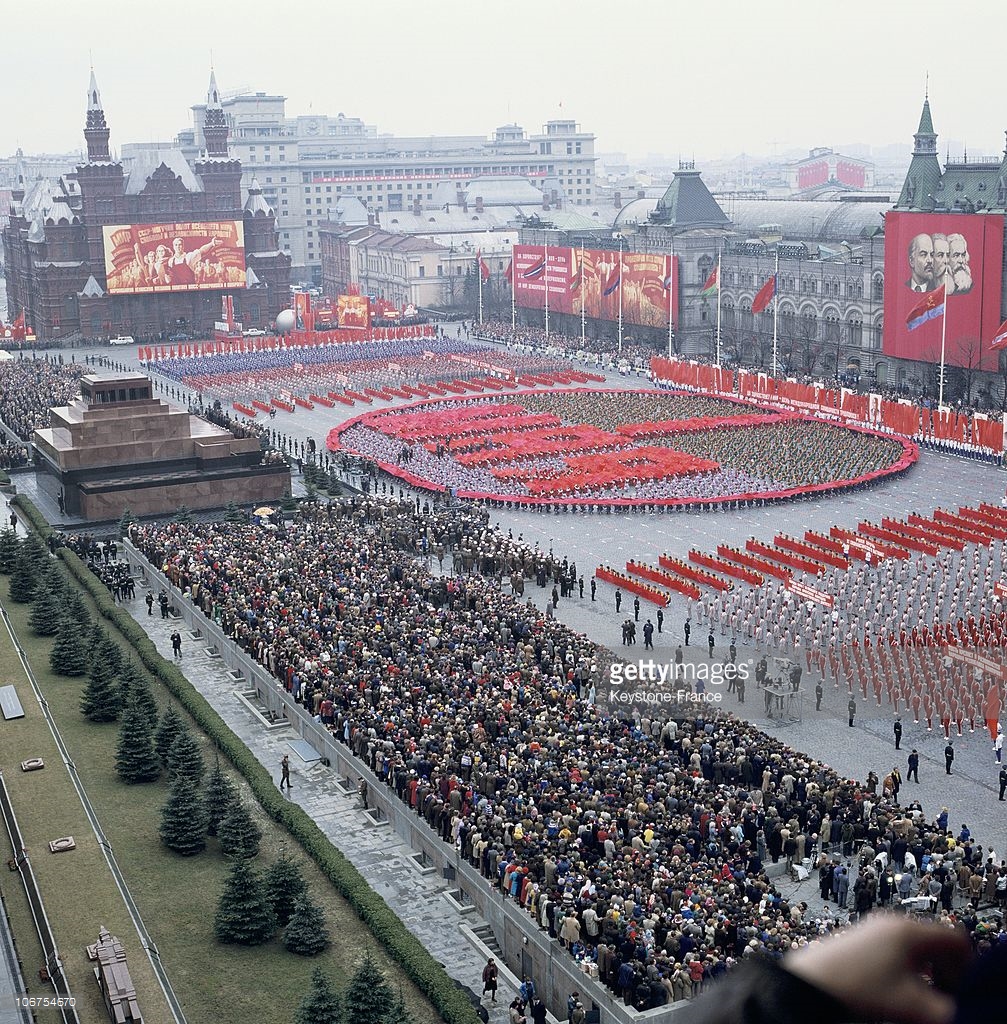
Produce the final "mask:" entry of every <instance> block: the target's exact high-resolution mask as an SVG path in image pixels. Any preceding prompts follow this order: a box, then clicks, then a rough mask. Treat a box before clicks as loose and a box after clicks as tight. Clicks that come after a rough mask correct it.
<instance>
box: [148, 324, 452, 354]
mask: <svg viewBox="0 0 1007 1024" xmlns="http://www.w3.org/2000/svg"><path fill="white" fill-rule="evenodd" d="M436 333H437V328H436V327H434V326H432V325H431V324H418V325H414V326H412V327H372V328H371V329H370V330H367V331H358V330H343V329H340V330H337V331H303V332H300V333H296V334H288V335H284V336H281V337H275V338H274V337H263V338H218V339H217V340H215V341H193V342H185V343H184V344H179V345H140V346H139V347H138V348H137V358H138V359H139V360H140V362H147V363H149V362H154V361H160V360H162V359H194V358H201V357H203V356H218V355H219V356H224V355H242V354H247V353H249V352H279V351H286V350H291V349H304V348H318V346H319V345H348V344H351V343H354V342H362V341H398V340H401V339H404V338H432V337H434V336H435V334H436Z"/></svg>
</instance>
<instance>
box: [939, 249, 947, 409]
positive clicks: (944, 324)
mask: <svg viewBox="0 0 1007 1024" xmlns="http://www.w3.org/2000/svg"><path fill="white" fill-rule="evenodd" d="M947 336H948V272H947V268H945V269H944V315H943V316H942V317H941V380H940V391H939V394H938V398H937V408H938V409H943V408H944V344H945V341H946V340H947Z"/></svg>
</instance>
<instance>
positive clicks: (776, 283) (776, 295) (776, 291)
mask: <svg viewBox="0 0 1007 1024" xmlns="http://www.w3.org/2000/svg"><path fill="white" fill-rule="evenodd" d="M779 319H780V243H779V242H777V243H776V270H775V271H774V274H773V376H774V377H776V376H778V375H779V363H778V362H777V360H776V325H777V323H778V322H779Z"/></svg>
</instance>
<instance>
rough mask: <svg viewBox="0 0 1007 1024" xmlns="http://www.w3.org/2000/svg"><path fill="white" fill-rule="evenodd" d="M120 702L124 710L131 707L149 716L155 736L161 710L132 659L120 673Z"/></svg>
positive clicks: (152, 732) (151, 729) (148, 719)
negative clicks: (133, 706)
mask: <svg viewBox="0 0 1007 1024" xmlns="http://www.w3.org/2000/svg"><path fill="white" fill-rule="evenodd" d="M119 702H120V704H121V705H122V706H123V707H124V708H126V707H129V706H131V705H135V706H136V707H138V708H140V709H141V710H142V711H143V712H144V714H145V715H146V716H147V721H148V722H150V731H151V736H153V734H154V729H155V728H156V726H157V716H158V713H159V711H160V709H159V708H158V706H157V701H156V700H155V699H154V695H153V694H152V693H151V692H150V687H149V686H148V685H147V680H146V678H144V676H143V675H142V674H141V673H140V670H139V669H138V668H137V667H136V665H135V664H134V662H133V659H132V658H130V659H129V660H127V661H126V663H125V664H124V665H123V666H122V669H121V671H120V672H119Z"/></svg>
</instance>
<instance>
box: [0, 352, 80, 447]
mask: <svg viewBox="0 0 1007 1024" xmlns="http://www.w3.org/2000/svg"><path fill="white" fill-rule="evenodd" d="M84 373H85V368H84V367H83V366H82V365H80V364H78V363H64V362H63V361H62V356H57V357H55V358H48V357H47V358H45V359H34V358H33V359H10V360H8V361H7V362H5V363H0V420H3V422H4V423H5V424H6V425H7V426H8V427H9V428H10V429H11V430H12V431H13V432H14V433H15V434H17V436H18V437H20V438H21V439H22V440H24V441H30V440H31V437H32V433H33V432H34V431H35V429H36V427H45V426H48V425H49V408H50V407H51V406H54V405H66V404H67V403H68V402H69V401H70V399H72V398H75V397H76V396H77V395H79V394H80V378H81V377H82V376H83V375H84Z"/></svg>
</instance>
